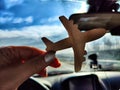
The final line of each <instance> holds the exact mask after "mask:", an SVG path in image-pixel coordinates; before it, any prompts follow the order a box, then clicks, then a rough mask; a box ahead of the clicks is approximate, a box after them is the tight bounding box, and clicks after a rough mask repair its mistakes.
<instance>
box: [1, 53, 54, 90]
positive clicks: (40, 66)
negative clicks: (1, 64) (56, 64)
mask: <svg viewBox="0 0 120 90" xmlns="http://www.w3.org/2000/svg"><path fill="white" fill-rule="evenodd" d="M46 57H47V58H46ZM54 58H55V57H54V54H51V53H48V54H47V55H46V56H45V57H44V56H41V55H40V56H37V57H35V58H32V59H31V60H29V61H28V62H26V63H24V64H22V65H19V66H18V65H17V66H8V67H7V68H3V69H2V70H1V74H0V79H1V82H2V83H0V85H1V86H3V87H6V85H7V87H11V88H12V89H11V90H14V89H15V88H17V87H18V86H19V85H21V84H22V83H23V82H24V81H25V80H27V79H28V78H29V77H30V76H31V75H33V74H35V73H37V72H39V71H41V70H44V68H46V67H47V66H48V65H49V64H50V63H51V62H52V61H53V60H54ZM8 72H10V73H9V74H8ZM43 73H44V72H43ZM11 82H12V84H11ZM5 90H7V89H5Z"/></svg>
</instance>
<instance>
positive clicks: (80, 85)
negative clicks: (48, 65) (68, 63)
mask: <svg viewBox="0 0 120 90" xmlns="http://www.w3.org/2000/svg"><path fill="white" fill-rule="evenodd" d="M18 90H120V72H115V71H114V72H113V71H110V72H108V71H106V72H103V71H102V72H79V73H71V74H64V75H57V76H50V77H45V78H38V77H31V78H29V79H28V80H27V81H25V82H24V83H23V84H22V85H21V86H20V87H19V89H18Z"/></svg>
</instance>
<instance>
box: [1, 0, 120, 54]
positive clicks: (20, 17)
mask: <svg viewBox="0 0 120 90" xmlns="http://www.w3.org/2000/svg"><path fill="white" fill-rule="evenodd" d="M51 1H52V2H51ZM87 8H88V5H87V4H86V2H85V0H0V46H9V45H29V46H35V47H37V48H40V49H43V50H44V49H45V45H44V43H43V42H42V41H41V37H48V38H49V39H51V40H52V41H54V42H56V41H58V40H61V39H64V38H66V37H68V35H67V32H66V30H65V28H64V27H63V25H62V24H61V23H60V21H59V16H62V15H64V16H66V17H67V18H68V17H69V16H70V15H71V14H73V13H78V12H79V13H80V12H86V11H87ZM110 36H111V35H110V34H107V35H106V36H105V37H103V38H101V39H99V40H96V41H94V42H91V43H88V44H87V45H86V49H87V50H94V49H95V48H96V49H109V47H108V44H107V43H111V42H112V44H113V47H112V48H117V47H119V44H120V41H119V40H120V38H119V37H114V38H112V39H109V37H110ZM103 40H104V41H105V40H106V41H107V42H106V44H105V43H104V42H103ZM108 41H109V42H108ZM116 43H117V44H118V46H116V45H114V44H116ZM65 51H66V52H67V53H66V52H65ZM60 53H62V54H64V55H69V54H71V55H73V53H72V50H71V49H67V50H64V52H63V51H60ZM69 56H70V55H69Z"/></svg>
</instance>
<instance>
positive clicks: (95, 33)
mask: <svg viewBox="0 0 120 90" xmlns="http://www.w3.org/2000/svg"><path fill="white" fill-rule="evenodd" d="M59 19H60V21H61V22H62V24H63V25H64V27H65V29H66V31H67V32H68V35H69V37H68V38H65V39H63V40H60V41H58V42H52V41H50V40H48V39H47V38H45V37H43V38H42V40H43V42H44V43H45V44H46V46H47V48H46V50H47V51H55V52H56V51H58V50H62V49H66V48H70V47H72V48H73V50H74V64H75V65H74V68H75V72H78V71H80V69H81V65H82V62H83V61H84V60H85V58H84V55H85V50H84V49H85V43H87V42H89V41H93V40H96V39H98V38H100V37H102V36H103V35H104V34H105V33H106V30H105V29H104V28H97V29H93V30H89V31H86V32H81V31H80V30H79V29H78V26H77V24H73V21H72V20H68V19H67V18H66V17H64V16H61V17H60V18H59Z"/></svg>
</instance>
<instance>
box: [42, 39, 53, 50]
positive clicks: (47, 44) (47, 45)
mask: <svg viewBox="0 0 120 90" xmlns="http://www.w3.org/2000/svg"><path fill="white" fill-rule="evenodd" d="M42 41H43V42H44V43H45V45H46V50H47V51H51V50H52V51H54V48H53V47H54V46H53V45H54V43H53V42H52V41H50V40H49V39H47V38H46V37H43V38H42Z"/></svg>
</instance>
